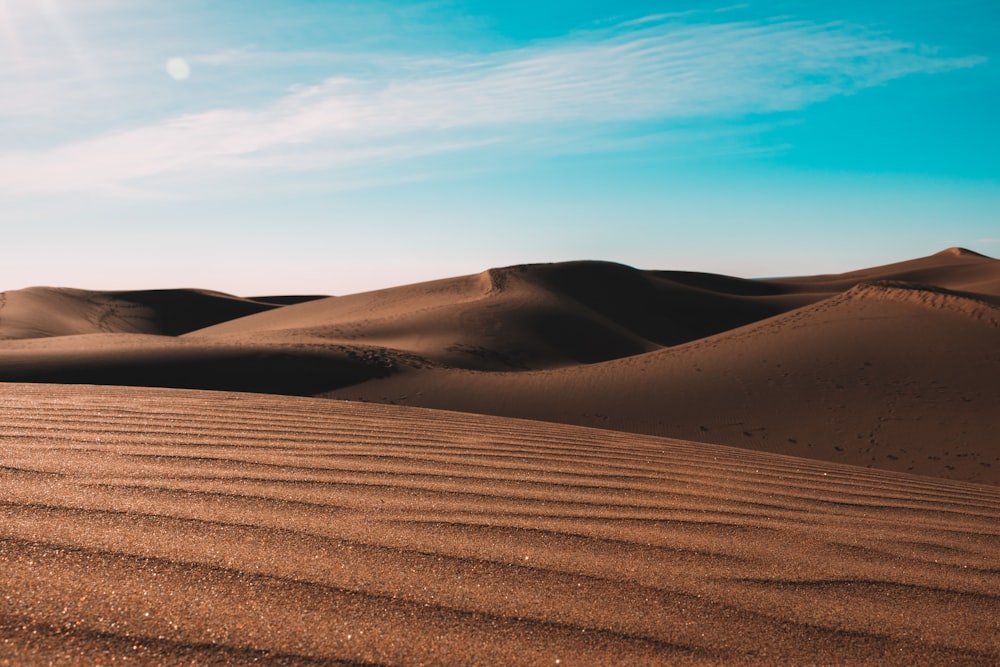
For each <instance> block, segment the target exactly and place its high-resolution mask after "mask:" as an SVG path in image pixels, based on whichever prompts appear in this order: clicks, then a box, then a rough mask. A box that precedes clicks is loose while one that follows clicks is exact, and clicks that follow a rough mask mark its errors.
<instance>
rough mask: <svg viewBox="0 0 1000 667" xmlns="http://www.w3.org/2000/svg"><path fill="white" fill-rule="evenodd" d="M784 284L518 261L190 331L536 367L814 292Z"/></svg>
mask: <svg viewBox="0 0 1000 667" xmlns="http://www.w3.org/2000/svg"><path fill="white" fill-rule="evenodd" d="M788 291H789V290H788V288H787V287H785V286H775V285H771V284H770V283H767V282H760V281H751V280H744V279H739V278H729V277H727V276H716V275H711V274H697V273H685V272H668V271H640V270H637V269H633V268H631V267H627V266H623V265H620V264H612V263H608V262H568V263H562V264H538V265H524V266H514V267H507V268H502V269H490V270H489V271H485V272H483V273H481V274H478V275H471V276H462V277H459V278H450V279H446V280H438V281H433V282H428V283H420V284H416V285H407V286H404V287H396V288H391V289H386V290H380V291H377V292H368V293H363V294H355V295H350V296H345V297H338V298H336V299H326V300H323V301H314V302H311V303H306V304H301V305H297V306H292V307H287V308H283V309H281V310H280V311H271V312H266V313H260V314H258V315H253V316H249V317H244V318H240V319H236V320H230V321H227V322H224V323H221V324H219V325H216V326H212V327H207V328H205V329H202V330H200V331H196V332H193V333H191V334H189V337H195V338H199V339H202V338H208V337H212V338H221V337H225V338H226V339H228V340H256V341H260V340H269V341H279V340H280V341H312V342H340V343H354V344H359V343H361V344H366V345H373V346H379V347H383V348H387V349H392V350H400V351H404V352H406V353H408V354H411V355H417V356H419V357H421V358H423V359H425V360H427V361H429V362H431V363H434V364H439V365H445V366H448V367H453V368H468V369H475V370H526V369H542V368H553V367H560V366H567V365H576V364H579V363H592V362H595V361H603V360H607V359H615V358H619V357H623V356H630V355H634V354H640V353H642V352H648V351H651V350H655V349H659V348H660V347H663V346H665V345H676V344H678V343H682V342H686V341H690V340H694V339H697V338H701V337H704V336H707V335H710V334H714V333H718V332H720V331H725V330H727V329H731V328H733V327H737V326H741V325H743V324H747V323H749V322H754V321H757V320H760V319H764V318H766V317H771V316H773V315H776V314H778V313H782V312H785V311H787V310H790V309H792V308H796V307H798V306H801V305H803V304H806V303H810V302H812V301H815V300H816V299H818V298H821V295H820V294H814V295H803V294H788V293H787V292H788Z"/></svg>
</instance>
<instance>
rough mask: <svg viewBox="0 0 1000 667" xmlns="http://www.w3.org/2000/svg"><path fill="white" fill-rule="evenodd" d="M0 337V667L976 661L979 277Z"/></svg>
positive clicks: (783, 284) (992, 387) (821, 278)
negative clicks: (45, 666)
mask: <svg viewBox="0 0 1000 667" xmlns="http://www.w3.org/2000/svg"><path fill="white" fill-rule="evenodd" d="M2 304H3V305H2V307H0V336H2V337H3V339H2V340H0V379H2V380H3V383H2V384H0V445H2V446H0V479H2V483H0V517H2V520H0V559H2V560H3V565H2V567H0V571H2V572H3V575H2V576H0V587H2V589H3V590H2V592H0V664H8V665H20V664H79V665H84V664H88V665H89V664H98V663H100V664H109V663H112V662H114V663H118V662H125V663H129V664H178V665H179V664H245V663H252V664H303V665H305V664H385V665H389V664H399V665H403V664H412V665H419V664H456V665H457V664H463V665H464V664H496V665H510V664H525V665H538V664H564V665H574V664H584V665H608V664H696V665H702V664H704V665H738V664H745V665H757V664H800V665H805V664H898V665H912V664H968V665H983V664H991V663H994V662H996V661H997V660H1000V625H998V620H997V615H996V609H997V606H998V602H1000V567H998V564H1000V490H998V485H1000V477H998V474H1000V440H998V439H997V435H996V434H997V433H1000V412H998V411H997V410H996V409H995V406H996V405H998V404H1000V383H998V382H997V380H996V378H997V377H1000V261H998V260H995V259H992V258H990V257H987V256H984V255H981V254H977V253H973V252H971V251H968V250H963V249H960V248H949V249H948V250H945V251H942V252H939V253H936V254H932V255H928V256H925V257H921V258H917V259H914V260H907V261H903V262H898V263H895V264H889V265H883V266H878V267H873V268H869V269H862V270H857V271H853V272H849V273H843V274H836V275H818V276H805V277H799V278H776V279H762V280H748V279H741V278H734V277H730V276H726V275H722V274H706V273H692V272H680V271H659V270H657V271H650V270H638V269H634V268H632V267H628V266H624V265H620V264H613V263H607V262H572V263H563V264H559V263H555V264H536V265H523V266H514V267H507V268H498V269H490V270H487V271H484V272H482V273H480V274H473V275H468V276H461V277H457V278H453V279H443V280H436V281H431V282H426V283H417V284H412V285H406V286H402V287H398V288H390V289H385V290H377V291H373V292H363V293H357V294H351V295H343V296H332V297H319V296H315V295H313V296H308V297H300V298H297V297H292V296H287V297H254V298H241V297H233V296H230V295H225V294H221V293H217V292H211V291H207V290H200V289H198V290H195V289H184V290H163V291H154V292H95V291H87V290H73V289H68V288H30V289H25V290H18V291H9V292H6V293H4V294H3V301H2Z"/></svg>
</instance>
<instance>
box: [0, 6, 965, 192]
mask: <svg viewBox="0 0 1000 667" xmlns="http://www.w3.org/2000/svg"><path fill="white" fill-rule="evenodd" d="M246 55H247V54H246V53H243V52H240V51H230V52H225V53H221V54H217V55H216V56H215V57H214V58H212V57H208V56H205V57H202V58H200V60H201V62H204V63H205V64H206V65H219V66H224V65H226V64H227V63H230V62H232V61H239V60H240V59H241V58H243V57H245V56H246ZM982 61H983V59H981V58H978V57H964V58H945V57H940V56H937V55H934V54H932V53H930V52H929V51H927V50H924V49H921V48H919V47H918V46H917V45H914V44H910V43H905V42H901V41H897V40H893V39H890V38H888V37H886V36H884V35H880V34H875V33H871V32H867V31H865V30H862V29H857V28H853V27H850V26H847V25H842V24H815V23H808V22H802V21H775V22H763V23H756V22H729V23H721V24H708V23H703V24H689V23H682V22H676V21H672V20H667V21H665V20H663V18H661V17H650V20H647V21H639V22H631V23H630V24H629V25H621V26H618V27H617V28H615V29H613V30H606V31H600V32H589V33H579V34H576V35H572V36H569V37H567V38H565V39H562V40H553V41H548V42H545V43H542V44H538V45H536V46H534V47H531V48H525V49H517V50H510V51H504V52H498V53H493V54H489V55H483V56H468V57H459V58H451V59H447V60H430V59H427V58H413V59H405V58H396V59H394V60H393V62H394V63H395V64H394V66H393V67H385V68H384V69H382V70H380V71H379V72H378V73H377V74H366V75H365V76H364V77H356V78H348V77H337V78H330V79H327V80H325V81H323V82H321V83H320V84H318V85H313V86H308V87H304V88H298V89H293V90H291V91H289V92H288V93H287V94H286V95H285V96H284V97H283V98H281V99H277V100H275V101H273V102H272V103H270V104H269V105H265V106H262V107H257V108H220V109H211V110H207V111H203V112H199V113H191V114H186V115H181V116H177V117H174V118H169V119H166V120H164V121H162V122H159V123H156V124H152V125H148V126H143V127H135V128H132V129H128V130H123V131H115V132H108V133H104V134H101V135H99V136H93V137H90V138H86V139H82V140H79V141H75V142H72V143H66V144H63V145H60V146H56V147H52V148H48V149H44V150H31V151H29V150H21V151H4V152H0V190H3V191H6V192H17V193H25V192H59V191H62V192H65V191H102V192H108V193H121V192H125V191H126V190H127V188H129V187H130V186H131V185H133V184H134V183H135V182H136V181H141V180H143V179H149V178H154V177H158V176H161V175H176V174H190V175H195V176H199V175H204V174H213V173H214V174H220V173H229V172H231V171H232V170H245V169H266V170H279V171H282V170H283V171H287V170H295V169H304V168H308V169H324V168H335V167H338V166H347V165H351V164H357V163H361V162H364V161H367V160H371V159H380V160H386V159H406V158H409V157H413V156H415V155H427V154H431V153H435V152H439V151H445V150H461V149H462V148H464V147H467V146H477V145H481V144H482V143H484V142H487V143H488V142H490V141H493V140H495V139H496V138H497V137H500V136H503V137H507V138H510V137H512V136H513V137H515V138H516V137H518V136H522V137H524V136H537V135H538V134H544V133H546V132H553V133H561V134H563V135H565V133H567V132H572V131H573V128H583V127H586V128H591V129H592V128H594V127H595V126H598V127H599V126H601V125H602V124H618V125H620V124H622V123H629V122H632V121H650V120H655V121H664V120H671V119H677V120H682V119H692V118H717V119H725V118H727V117H734V116H739V115H743V114H750V113H756V114H763V113H768V112H777V111H787V110H795V109H801V108H803V107H805V106H807V105H810V104H813V103H816V102H819V101H822V100H825V99H829V98H831V97H834V96H838V95H849V94H852V93H854V92H857V91H859V90H861V89H864V88H868V87H872V86H878V85H882V84H884V83H886V82H888V81H890V80H892V79H895V78H898V77H902V76H906V75H909V74H914V73H928V74H933V73H939V72H944V71H948V70H953V69H957V68H964V67H972V66H975V65H977V64H979V63H981V62H982ZM456 147H457V148H456Z"/></svg>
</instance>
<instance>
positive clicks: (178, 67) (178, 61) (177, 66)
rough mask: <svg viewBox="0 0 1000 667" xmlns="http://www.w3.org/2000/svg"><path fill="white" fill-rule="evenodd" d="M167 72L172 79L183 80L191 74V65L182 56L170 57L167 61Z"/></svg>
mask: <svg viewBox="0 0 1000 667" xmlns="http://www.w3.org/2000/svg"><path fill="white" fill-rule="evenodd" d="M167 74H169V75H170V78H171V79H173V80H174V81H183V80H184V79H186V78H188V77H189V76H191V66H190V65H188V63H187V61H186V60H184V59H183V58H171V59H170V60H168V61H167Z"/></svg>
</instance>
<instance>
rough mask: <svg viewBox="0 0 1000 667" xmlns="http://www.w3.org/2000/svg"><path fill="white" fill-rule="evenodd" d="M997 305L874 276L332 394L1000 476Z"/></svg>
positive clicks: (926, 470)
mask: <svg viewBox="0 0 1000 667" xmlns="http://www.w3.org/2000/svg"><path fill="white" fill-rule="evenodd" d="M998 377H1000V308H998V307H997V306H996V305H994V304H993V303H992V302H991V301H990V300H988V299H987V298H985V297H975V298H973V297H969V296H965V295H963V294H961V293H957V292H951V291H948V290H944V289H941V288H933V289H927V288H923V287H920V286H917V285H910V284H904V283H886V282H878V283H864V284H862V285H859V286H856V287H854V288H852V289H850V290H848V291H846V292H844V293H843V294H839V295H837V296H835V297H831V298H828V299H824V300H822V301H819V302H817V303H815V304H813V305H811V306H807V307H804V308H800V309H797V310H794V311H791V312H788V313H785V314H783V315H779V316H776V317H773V318H770V319H767V320H763V321H760V322H757V323H754V324H750V325H747V326H745V327H742V328H738V329H733V330H730V331H727V332H724V333H721V334H718V335H716V336H711V337H708V338H704V339H700V340H696V341H693V342H691V343H688V344H686V345H681V346H677V347H673V348H667V349H662V350H658V351H655V352H650V353H647V354H643V355H638V356H632V357H628V358H624V359H617V360H612V361H608V362H604V363H600V364H591V365H585V366H575V367H572V368H564V369H553V370H549V371H545V372H534V373H472V372H468V371H458V370H450V369H429V370H428V369H424V370H418V371H410V372H401V373H397V374H393V375H389V376H386V377H384V378H382V379H378V380H372V381H369V382H366V383H364V384H360V385H355V386H346V387H344V388H342V389H339V390H336V391H333V392H330V393H329V395H330V396H333V397H337V398H346V399H352V400H366V401H375V402H386V403H400V404H409V405H421V406H427V407H436V408H447V409H455V410H463V411H467V412H476V413H486V414H497V415H505V416H511V417H527V418H532V419H542V420H549V421H560V422H566V423H573V424H582V425H587V426H600V427H603V428H612V429H618V430H624V431H634V432H639V433H649V434H654V435H667V436H674V437H682V438H688V439H692V440H694V439H697V440H705V441H710V442H716V443H722V444H729V445H736V446H742V447H750V448H753V449H758V450H765V451H772V452H778V453H785V454H793V455H797V456H809V457H813V458H820V459H825V460H833V461H841V462H844V463H851V464H856V465H869V466H873V467H878V468H883V469H887V470H898V471H903V472H914V473H919V474H925V475H935V476H941V477H948V478H955V479H964V480H966V481H976V482H984V483H991V484H1000V438H998V436H997V434H998V433H1000V411H998V410H997V409H996V406H998V405H1000V382H998V381H997V378H998Z"/></svg>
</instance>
